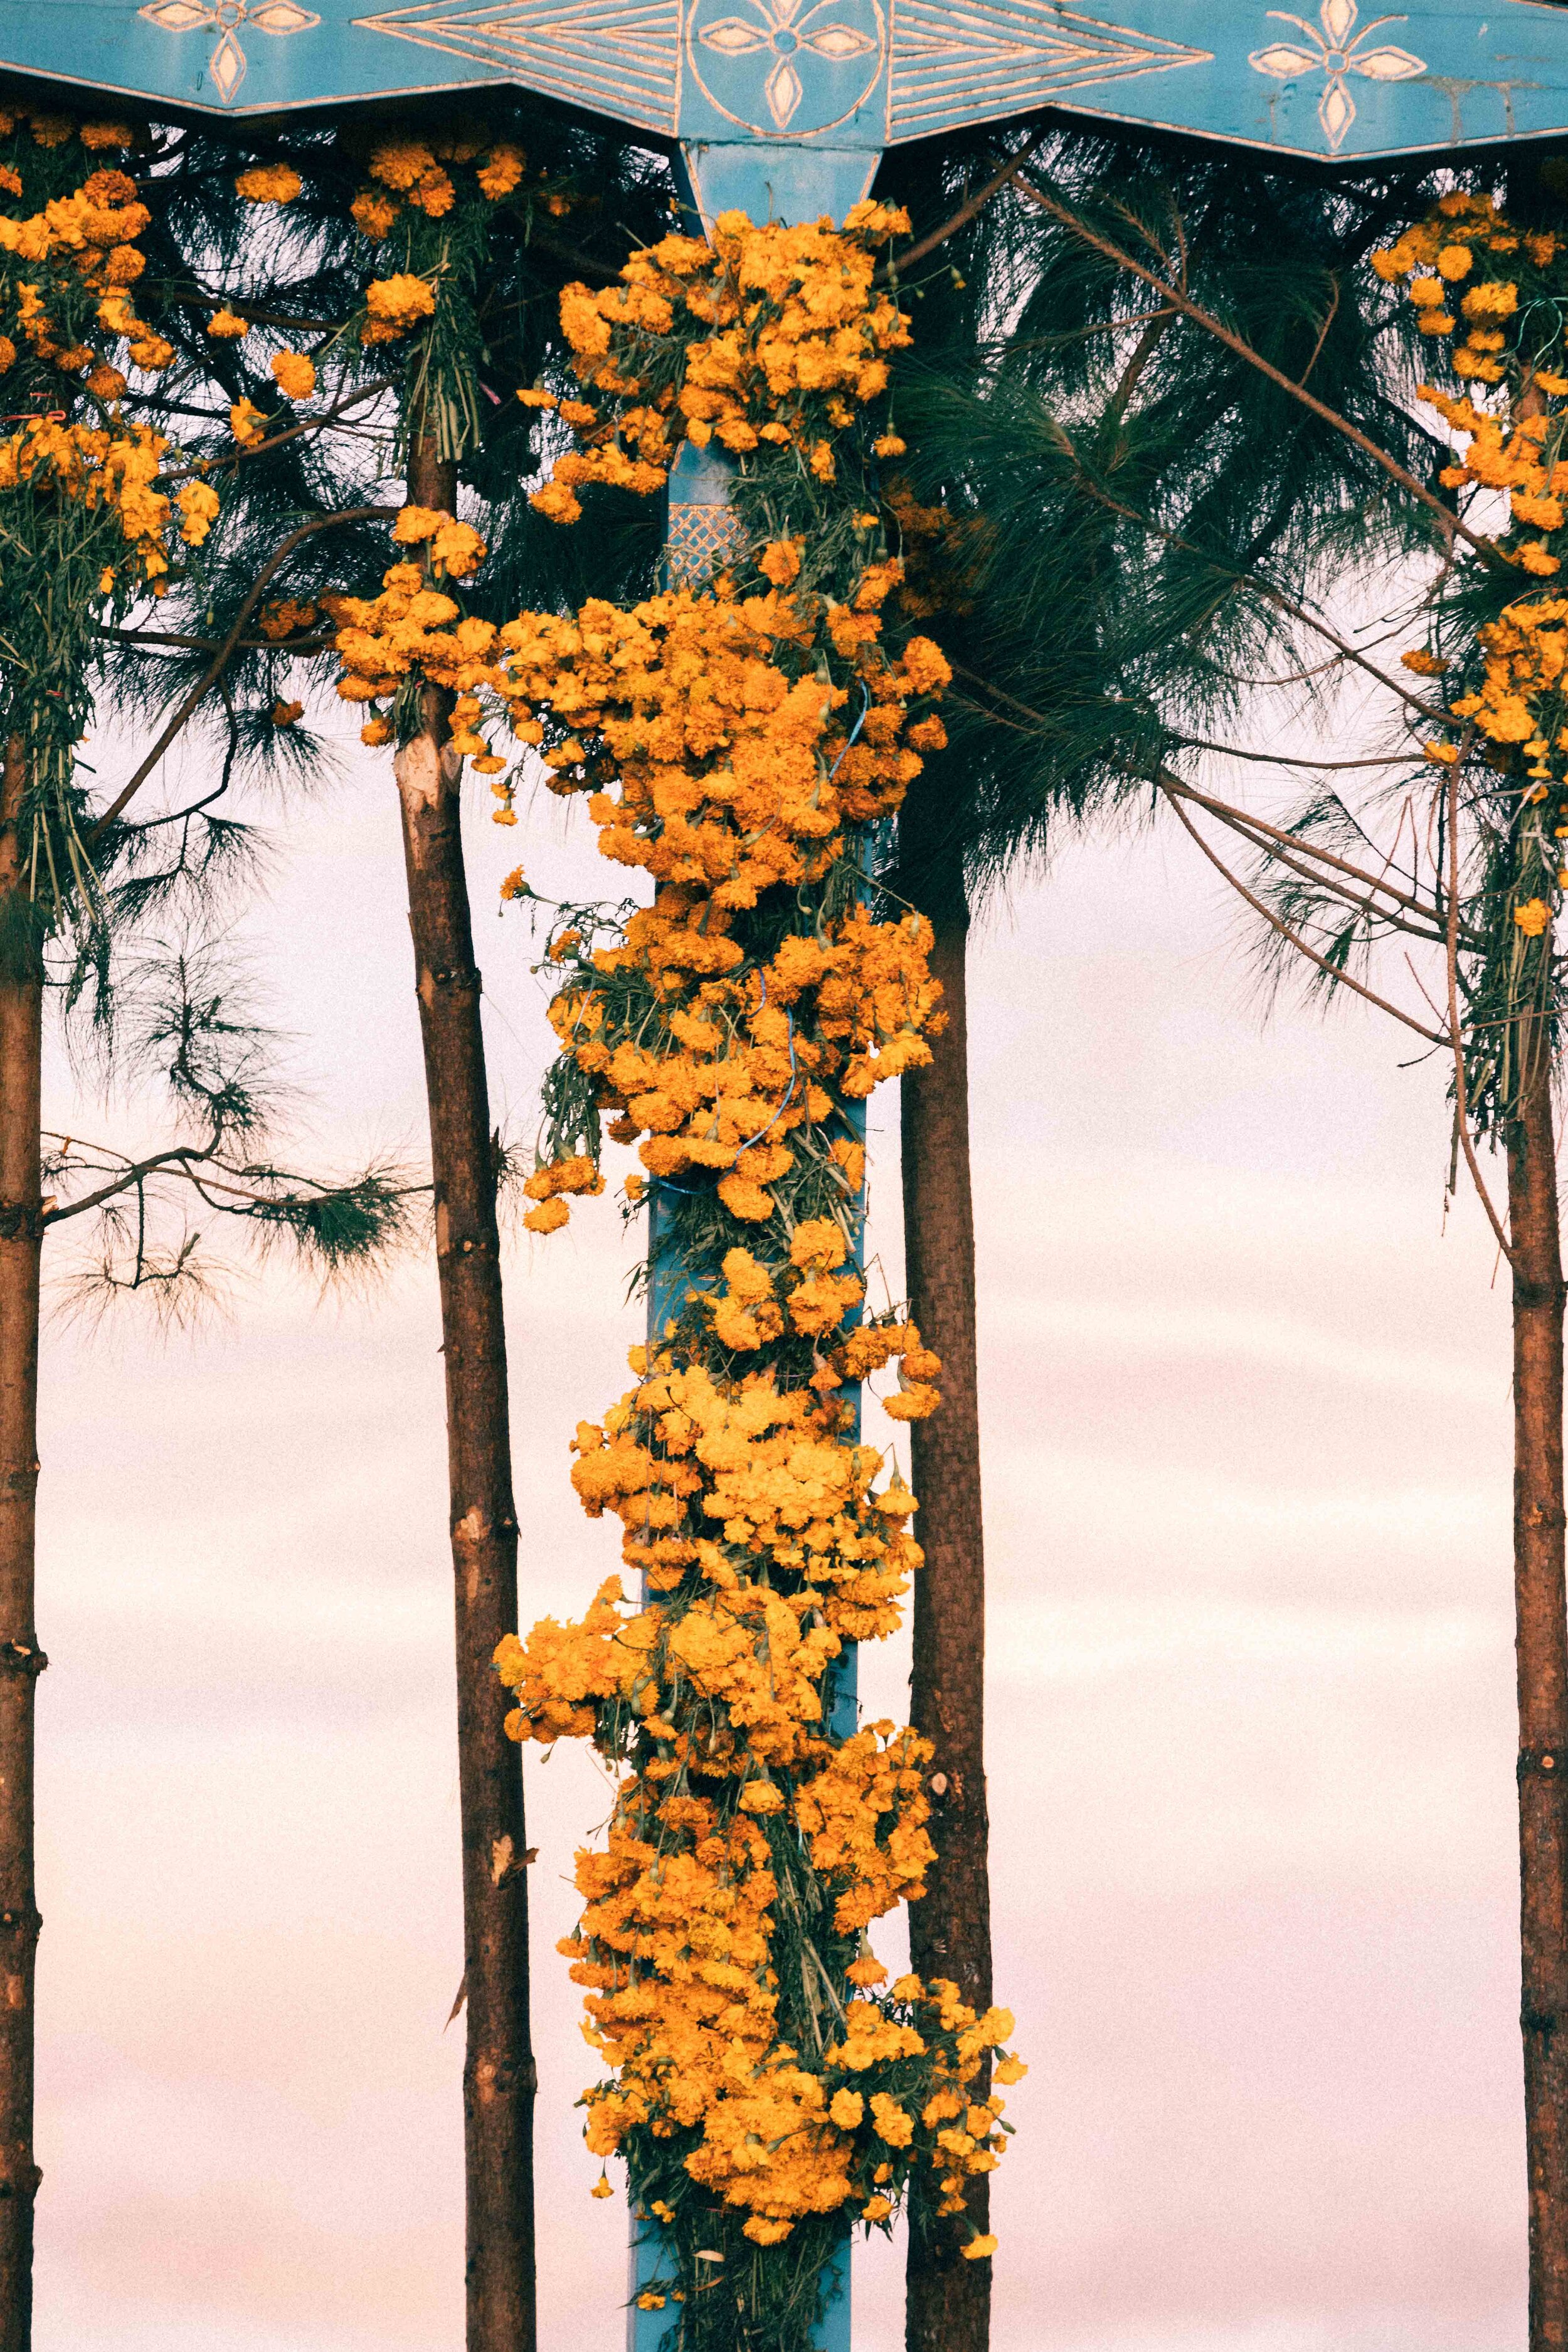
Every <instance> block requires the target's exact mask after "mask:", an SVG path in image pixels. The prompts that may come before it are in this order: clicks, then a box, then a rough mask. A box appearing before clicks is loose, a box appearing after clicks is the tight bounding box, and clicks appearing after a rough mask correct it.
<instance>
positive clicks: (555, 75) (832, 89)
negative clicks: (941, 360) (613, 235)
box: [0, 0, 1568, 218]
mask: <svg viewBox="0 0 1568 2352" xmlns="http://www.w3.org/2000/svg"><path fill="white" fill-rule="evenodd" d="M1300 6H1301V10H1302V13H1300V14H1296V13H1295V12H1293V11H1291V10H1289V9H1281V8H1270V7H1268V6H1267V5H1265V0H1208V5H1206V6H1205V7H1204V8H1203V9H1201V10H1199V9H1197V8H1195V7H1194V5H1193V0H1100V5H1094V7H1093V10H1092V13H1090V12H1089V10H1086V9H1082V8H1079V7H1073V6H1068V5H1065V0H489V5H486V0H417V5H414V6H411V7H391V8H377V7H376V6H375V5H374V0H312V5H306V0H144V5H137V0H0V68H12V69H14V70H16V71H18V72H22V73H26V74H32V75H37V76H41V77H43V78H44V79H47V80H49V81H53V82H57V83H62V84H67V85H68V86H70V87H71V88H72V89H76V90H78V91H83V90H89V91H99V92H101V93H102V94H103V95H104V96H106V97H115V98H129V99H139V100H142V101H144V102H146V103H147V104H150V105H153V106H157V105H159V104H163V105H168V106H173V107H180V108H194V109H197V110H210V111H213V112H217V113H238V114H256V113H275V112H278V111H280V110H308V109H310V108H316V107H323V106H334V105H341V104H342V103H344V102H345V101H352V100H360V99H372V98H391V97H399V96H413V95H417V94H420V93H438V92H440V91H442V90H457V89H472V88H483V87H486V86H503V87H504V86H510V87H511V88H515V89H528V90H537V91H540V92H542V93H543V94H545V95H547V96H549V97H552V98H557V99H562V100H566V101H567V102H569V103H570V104H573V105H574V106H578V107H582V108H584V109H586V110H589V111H590V112H593V113H595V114H600V115H609V116H612V117H614V118H615V119H616V120H617V121H622V122H626V123H628V124H631V125H632V126H634V127H636V128H639V129H642V130H645V131H649V132H652V133H655V134H657V135H658V136H661V137H663V138H666V139H671V140H679V141H680V142H682V144H683V145H684V146H685V148H686V149H687V152H688V154H689V161H690V168H691V172H692V176H693V179H694V181H695V183H696V185H697V187H698V190H699V194H700V201H701V205H702V209H703V211H704V213H705V214H706V215H707V216H708V217H709V218H711V217H712V215H713V214H714V213H715V212H716V211H721V210H722V209H724V208H725V207H726V206H728V205H743V206H744V207H745V208H746V209H747V210H748V211H750V212H751V213H752V215H753V217H756V216H759V215H764V214H765V213H766V211H767V208H768V205H769V204H770V202H771V203H772V204H773V206H774V208H775V210H776V211H777V212H778V213H779V214H780V215H784V214H785V213H786V212H789V211H791V210H792V209H793V208H794V202H795V195H796V193H797V192H798V194H799V196H800V198H801V199H802V200H803V201H804V204H805V209H806V211H807V212H808V213H809V215H811V216H813V217H815V216H816V215H817V214H819V213H822V212H827V213H830V214H832V215H834V216H835V217H836V218H842V216H843V214H844V213H845V211H846V210H847V207H848V205H850V204H852V203H854V202H855V200H856V198H857V197H858V195H861V194H864V193H865V189H866V186H867V184H868V181H869V178H870V175H871V173H872V172H873V170H874V169H875V166H876V160H877V157H878V156H879V154H880V153H881V152H882V151H883V150H884V149H885V148H887V147H889V146H898V145H900V144H902V143H903V142H906V141H908V140H912V139H923V138H929V137H932V136H935V135H937V134H939V133H941V132H942V131H952V130H955V129H958V128H961V127H962V126H963V125H964V124H968V123H976V122H986V121H1002V120H1005V118H1007V117H1009V116H1013V115H1019V114H1025V113H1028V112H1031V111H1033V110H1036V109H1038V108H1041V107H1051V108H1056V109H1059V110H1063V111H1066V112H1068V113H1073V114H1082V115H1086V116H1089V117H1092V118H1093V119H1094V120H1096V121H1119V122H1126V123H1128V124H1131V125H1142V126H1157V127H1159V128H1162V129H1166V130H1172V131H1185V132H1189V133H1192V134H1194V135H1195V136H1197V137H1200V138H1204V139H1215V140H1221V141H1226V142H1232V143H1235V144H1238V145H1242V146H1247V147H1253V148H1258V149H1261V150H1264V151H1266V152H1273V153H1277V154H1288V155H1298V156H1312V157H1316V158H1317V159H1318V160H1320V161H1322V162H1336V161H1337V162H1341V163H1352V162H1367V161H1372V160H1373V159H1375V158H1378V157H1385V156H1394V155H1412V154H1423V153H1438V152H1447V151H1452V150H1455V149H1458V148H1463V147H1467V146H1476V145H1493V144H1498V143H1501V142H1512V141H1518V140H1528V139H1542V138H1549V137H1552V136H1553V135H1554V134H1561V133H1563V132H1564V131H1568V10H1565V9H1563V7H1560V6H1554V5H1546V0H1490V5H1483V4H1482V0H1416V5H1411V6H1409V7H1407V8H1405V9H1403V10H1401V11H1399V12H1397V13H1388V14H1377V13H1375V7H1376V0H1365V5H1364V8H1363V5H1361V0H1318V5H1316V6H1314V5H1312V0H1300ZM786 189H787V191H788V193H786Z"/></svg>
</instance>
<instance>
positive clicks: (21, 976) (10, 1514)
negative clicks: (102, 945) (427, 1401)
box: [0, 737, 47, 2352]
mask: <svg viewBox="0 0 1568 2352" xmlns="http://www.w3.org/2000/svg"><path fill="white" fill-rule="evenodd" d="M25 793H26V769H25V766H24V762H23V756H22V746H21V743H20V741H19V740H16V738H15V737H14V738H12V740H10V741H9V742H8V743H7V744H6V746H5V765H4V771H3V781H0V2352H28V2347H29V2346H30V2345H31V2343H32V2340H33V2207H34V2202H35V2199H36V2197H37V2187H38V2178H39V2176H38V2168H37V2165H36V2164H35V2163H34V2161H33V2062H34V2006H33V1987H34V1972H35V1966H36V1961H37V1947H38V1927H39V1919H38V1910H37V1899H36V1895H35V1890H34V1881H33V1741H34V1702H35V1694H36V1691H37V1679H38V1675H39V1674H40V1673H41V1672H42V1670H43V1668H44V1666H45V1664H47V1661H46V1659H45V1657H44V1654H43V1653H42V1651H41V1650H40V1649H39V1647H38V1637H37V1632H36V1630H35V1627H34V1622H33V1609H34V1569H35V1551H36V1532H37V1488H38V1276H39V1270H40V1260H41V1257H42V1250H43V1229H44V1221H43V1202H42V1197H41V1185H40V1178H39V1135H38V1130H39V1124H40V1121H41V1118H42V1071H41V1066H42V1058H43V1001H44V990H43V963H42V958H41V955H40V953H39V948H38V941H37V937H36V935H35V933H34V931H33V929H32V925H31V919H30V909H29V908H28V907H27V905H26V899H25V896H24V887H23V875H22V856H21V843H20V839H19V835H18V825H19V824H20V820H21V814H22V804H23V799H24V795H25Z"/></svg>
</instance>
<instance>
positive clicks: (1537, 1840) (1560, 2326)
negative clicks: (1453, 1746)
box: [1508, 1024, 1568, 2352]
mask: <svg viewBox="0 0 1568 2352" xmlns="http://www.w3.org/2000/svg"><path fill="white" fill-rule="evenodd" d="M1521 1053H1522V1054H1524V1055H1526V1056H1527V1057H1528V1064H1529V1067H1528V1073H1527V1076H1526V1080H1525V1086H1524V1092H1523V1097H1522V1101H1521V1116H1520V1118H1519V1120H1518V1122H1517V1123H1516V1125H1515V1126H1514V1128H1513V1129H1512V1131H1511V1132H1510V1137H1509V1154H1508V1197H1509V1232H1510V1241H1511V1244H1512V1250H1513V1416H1514V1478H1513V1498H1514V1499H1513V1558H1514V1604H1515V1612H1516V1621H1517V1641H1518V1665H1519V1858H1520V1943H1521V1980H1522V1999H1521V2020H1520V2021H1521V2027H1522V2029H1523V2034H1524V2108H1525V2136H1526V2144H1527V2148H1528V2154H1529V2166H1530V2352H1564V2347H1568V1606H1565V1600H1564V1590H1563V1255H1562V1241H1561V1232H1560V1223H1559V1211H1558V1199H1557V1152H1556V1139H1555V1136H1554V1134H1553V1129H1552V1064H1551V1055H1550V1052H1549V1050H1548V1044H1547V1039H1546V1037H1545V1034H1544V1033H1543V1029H1542V1026H1541V1024H1521Z"/></svg>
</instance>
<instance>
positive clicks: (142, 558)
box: [0, 417, 218, 595]
mask: <svg viewBox="0 0 1568 2352" xmlns="http://www.w3.org/2000/svg"><path fill="white" fill-rule="evenodd" d="M167 446H168V445H167V443H166V442H165V441H164V440H163V438H162V436H160V435H158V434H156V433H153V432H152V431H151V430H150V429H149V428H148V427H147V426H145V425H117V426H116V427H115V428H114V429H113V430H112V431H100V430H99V429H98V428H96V427H93V426H89V425H65V424H60V423H58V422H57V421H56V420H54V419H53V418H48V417H40V418H37V419H32V420H30V421H29V422H28V423H27V424H26V425H24V426H23V427H22V429H21V431H20V432H19V433H13V434H11V435H9V436H6V437H5V438H4V439H0V491H5V490H16V489H18V488H28V489H31V490H33V491H34V492H35V493H39V492H49V493H53V494H55V495H56V496H58V497H62V498H65V499H70V500H71V501H73V502H74V503H76V504H77V505H79V506H80V507H83V508H85V509H88V511H89V512H94V511H100V510H101V511H102V512H104V513H106V514H109V515H112V517H113V518H114V519H115V520H116V521H117V522H118V525H119V530H120V536H121V539H122V540H123V542H124V545H125V549H126V551H127V554H128V557H129V560H130V562H131V564H132V568H133V570H134V572H135V574H136V576H137V577H138V578H140V579H142V580H146V581H151V582H153V583H157V582H158V581H159V580H161V579H162V577H163V574H164V573H165V572H167V571H168V569H169V557H168V553H167V542H168V534H169V530H170V528H171V525H172V523H173V520H174V505H175V504H177V506H178V509H179V513H180V516H181V522H180V526H179V532H180V537H181V538H182V539H183V540H184V541H185V543H186V545H187V546H191V547H199V546H200V545H201V543H202V541H204V540H205V537H206V535H207V533H208V531H209V530H211V529H212V525H213V521H214V519H215V518H216V514H217V510H218V499H217V493H216V490H214V489H212V488H209V486H208V485H207V484H206V483H205V482H186V483H185V484H184V486H183V488H181V489H180V491H179V493H178V495H177V499H176V500H175V501H174V502H171V500H170V499H168V498H167V497H166V496H165V495H164V493H163V491H162V490H160V489H159V488H158V487H157V482H158V472H159V467H160V466H161V464H162V461H163V453H164V450H165V449H166V447H167ZM115 569H116V568H115V567H114V566H113V565H110V568H109V569H108V570H107V571H106V573H105V576H104V578H103V580H101V581H100V583H99V584H100V589H101V591H102V593H104V594H106V595H107V594H108V593H109V592H110V588H111V587H112V586H113V583H114V579H115Z"/></svg>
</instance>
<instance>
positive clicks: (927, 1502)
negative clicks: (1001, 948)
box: [900, 762, 991, 2352]
mask: <svg viewBox="0 0 1568 2352" xmlns="http://www.w3.org/2000/svg"><path fill="white" fill-rule="evenodd" d="M940 791H941V783H940V772H939V771H938V770H937V769H936V766H935V763H934V762H933V764H932V768H931V770H928V771H927V773H926V774H925V775H923V776H921V778H920V779H919V781H918V782H917V783H916V784H915V786H914V787H913V789H912V791H911V793H910V800H909V802H908V803H907V804H906V807H905V811H904V814H903V816H902V819H901V820H900V823H901V834H900V862H901V865H902V867H903V875H902V877H901V883H902V887H903V888H904V889H905V891H906V893H907V895H908V896H909V897H910V898H912V899H913V901H914V903H915V904H916V905H917V906H918V907H920V908H921V911H922V912H923V913H925V914H926V915H927V916H928V917H929V918H930V919H931V926H932V929H933V932H934V934H935V939H934V944H933V948H932V951H931V972H932V975H933V977H934V978H936V979H937V980H940V981H941V982H942V1007H943V1010H944V1011H945V1013H946V1014H947V1027H946V1029H945V1030H944V1031H943V1032H942V1034H941V1035H940V1036H936V1037H933V1038H932V1039H931V1064H930V1066H929V1067H927V1068H925V1069H922V1070H919V1071H917V1072H915V1073H914V1074H913V1075H912V1076H907V1077H905V1078H904V1079H903V1080H902V1081H901V1082H900V1095H901V1097H902V1105H901V1122H902V1140H903V1194H904V1269H905V1286H906V1289H907V1291H908V1294H909V1302H910V1314H911V1316H912V1317H913V1318H914V1320H915V1322H916V1323H918V1324H919V1326H920V1331H921V1339H923V1340H924V1341H925V1343H926V1345H927V1346H928V1347H930V1348H934V1349H935V1350H936V1352H937V1354H938V1355H939V1356H940V1357H941V1358H942V1409H941V1411H940V1412H936V1413H933V1414H932V1415H931V1419H930V1420H929V1421H917V1422H913V1423H910V1453H911V1455H912V1462H913V1481H914V1490H915V1493H916V1494H917V1495H918V1496H920V1513H919V1517H917V1519H916V1522H915V1533H916V1535H917V1536H918V1537H919V1538H920V1542H921V1549H922V1550H923V1551H924V1553H925V1566H924V1567H923V1569H922V1570H921V1571H920V1573H919V1575H918V1576H917V1577H916V1579H915V1598H914V1671H913V1674H912V1676H911V1679H910V1721H911V1722H912V1724H913V1725H914V1727H915V1729H916V1730H917V1731H919V1732H920V1733H921V1734H922V1736H923V1737H924V1738H927V1739H929V1740H930V1741H931V1744H932V1747H933V1748H934V1749H935V1751H936V1752H935V1755H934V1756H933V1758H932V1760H931V1838H932V1841H933V1843H934V1844H935V1846H936V1850H937V1859H936V1863H935V1864H934V1866H933V1867H932V1869H931V1872H930V1874H929V1875H928V1878H927V1892H926V1894H925V1895H924V1897H923V1898H922V1899H921V1901H920V1902H918V1903H915V1904H911V1906H910V1966H911V1967H912V1969H914V1972H915V1974H916V1975H917V1976H919V1977H921V1978H923V1979H926V1981H927V1982H929V1981H930V1980H931V1978H933V1977H947V1978H950V1979H952V1982H953V1983H954V1984H956V1985H957V1987H958V1990H959V1992H960V1995H961V1996H962V1998H963V2000H965V2001H967V2002H969V2004H970V2005H971V2006H972V2007H973V2009H975V2010H976V2011H982V2012H984V2011H985V2010H987V2009H989V2008H990V2006H991V1887H990V1862H989V1838H990V1825H989V1817H988V1813H987V1809H986V1801H985V1547H984V1530H983V1527H982V1519H981V1491H980V1401H979V1390H978V1383H977V1378H976V1362H975V1307H974V1209H973V1196H972V1192H971V1184H970V1147H969V1044H968V1027H967V1003H966V992H965V967H966V961H967V955H968V942H969V909H968V905H967V902H966V899H965V897H964V892H963V881H962V877H960V876H959V874H958V873H957V872H956V870H955V869H954V862H953V861H952V859H951V858H947V857H944V856H942V847H941V843H940V840H939V838H938V837H937V832H936V828H937V825H938V824H939V822H940V819H939V814H938V811H939V807H940V802H939V797H938V796H939V794H940ZM989 2089H990V2084H989V2081H988V2080H986V2081H984V2082H982V2083H980V2084H977V2085H976V2086H975V2093H974V2095H975V2096H976V2097H978V2098H981V2099H984V2098H985V2097H986V2096H987V2095H988V2093H989ZM935 2202H936V2199H935V2196H934V2195H932V2194H931V2193H930V2192H929V2191H928V2190H927V2189H926V2186H925V2184H924V2182H923V2181H921V2183H920V2184H919V2186H918V2188H917V2190H916V2192H915V2193H914V2194H913V2195H912V2197H911V2201H910V2240H909V2258H908V2271H907V2291H908V2301H907V2306H906V2319H905V2329H906V2338H905V2340H906V2343H907V2346H908V2352H985V2347H986V2345H987V2344H988V2343H989V2340H990V2326H991V2264H990V2263H989V2262H988V2261H979V2262H970V2261H968V2260H966V2259H965V2258H964V2255H963V2248H964V2246H965V2245H967V2244H968V2242H969V2241H970V2237H971V2235H972V2231H973V2229H978V2230H979V2231H981V2232H982V2233H983V2234H984V2232H985V2231H987V2229H988V2226H989V2210H990V2197H989V2183H988V2181H987V2180H986V2179H985V2177H984V2175H981V2176H980V2177H979V2178H978V2179H974V2180H973V2181H971V2182H970V2183H969V2185H968V2195H967V2202H966V2207H965V2211H964V2214H963V2216H961V2217H954V2218H952V2219H949V2220H947V2221H941V2220H939V2219H938V2218H937V2216H936V2214H935V2213H934V2211H933V2210H932V2208H933V2206H934V2204H935Z"/></svg>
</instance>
